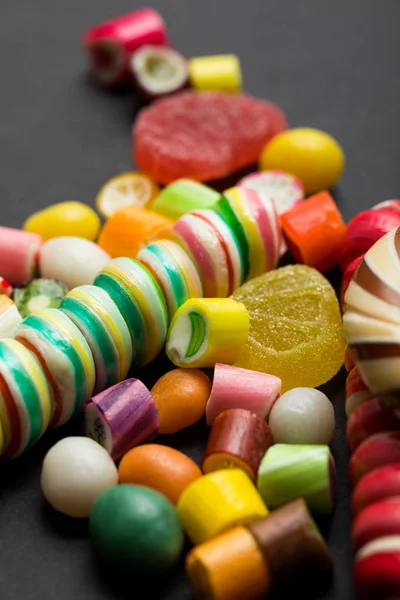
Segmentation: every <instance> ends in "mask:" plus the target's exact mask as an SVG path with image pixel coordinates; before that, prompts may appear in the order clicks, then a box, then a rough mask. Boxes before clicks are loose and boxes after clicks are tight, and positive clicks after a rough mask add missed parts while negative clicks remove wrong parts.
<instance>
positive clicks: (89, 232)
mask: <svg viewBox="0 0 400 600" xmlns="http://www.w3.org/2000/svg"><path fill="white" fill-rule="evenodd" d="M22 228H23V229H24V230H25V231H30V232H32V233H38V234H39V235H40V236H41V237H42V238H43V240H44V241H46V240H50V239H51V238H55V237H62V236H65V235H72V236H75V237H81V238H86V239H87V240H91V241H92V242H94V241H95V239H96V237H97V234H98V232H99V229H100V219H99V217H98V216H97V215H96V213H95V212H94V210H93V209H92V208H90V206H87V204H83V203H82V202H74V201H71V202H60V203H58V204H53V205H52V206H48V207H47V208H45V209H43V210H39V211H38V212H36V213H34V214H33V215H31V216H30V217H29V218H28V219H27V220H26V221H25V223H24V224H23V226H22Z"/></svg>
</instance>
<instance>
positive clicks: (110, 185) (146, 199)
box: [96, 171, 159, 220]
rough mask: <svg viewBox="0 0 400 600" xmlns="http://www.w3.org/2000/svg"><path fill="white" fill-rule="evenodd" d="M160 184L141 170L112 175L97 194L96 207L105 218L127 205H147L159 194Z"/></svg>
mask: <svg viewBox="0 0 400 600" xmlns="http://www.w3.org/2000/svg"><path fill="white" fill-rule="evenodd" d="M158 192H159V188H158V185H157V184H156V183H155V182H154V181H153V180H152V179H150V177H147V175H145V174H144V173H140V172H139V171H127V172H125V173H120V174H119V175H115V176H114V177H111V179H109V180H108V181H106V183H105V184H104V185H103V186H102V187H101V188H100V190H99V192H98V194H97V196H96V208H97V210H98V211H99V213H100V214H101V216H102V217H104V219H106V220H107V219H109V218H110V217H112V215H113V214H114V213H116V212H117V211H118V210H120V209H121V208H124V207H125V206H129V205H132V204H133V205H134V206H141V207H144V208H145V207H146V206H148V205H150V203H151V201H152V200H154V198H155V197H156V196H157V194H158Z"/></svg>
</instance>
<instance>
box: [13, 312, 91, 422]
mask: <svg viewBox="0 0 400 600" xmlns="http://www.w3.org/2000/svg"><path fill="white" fill-rule="evenodd" d="M15 339H17V340H18V341H19V342H21V343H22V344H23V345H24V346H26V348H28V350H31V351H32V352H33V353H34V354H35V355H36V357H37V358H38V360H39V362H40V364H41V365H42V368H43V371H44V373H45V375H46V377H47V381H48V383H49V386H50V388H51V391H52V399H53V414H52V418H51V421H50V427H57V426H58V425H63V424H64V423H66V422H67V421H69V419H70V418H71V417H73V416H74V415H76V414H77V413H78V412H79V411H80V410H82V408H83V404H84V402H85V400H87V399H88V398H90V396H91V395H92V393H93V389H94V386H95V367H94V362H93V356H92V353H91V351H90V348H89V345H88V343H87V341H86V340H85V338H84V337H83V335H82V334H81V332H80V331H79V329H78V328H77V327H76V325H74V323H73V322H72V321H71V319H69V318H68V317H67V315H65V314H64V313H63V312H61V311H60V310H57V309H54V308H48V309H44V310H37V311H35V312H34V313H33V314H31V315H29V316H28V317H27V318H26V319H25V320H24V321H23V322H22V323H21V325H20V326H19V327H18V329H17V331H16V334H15Z"/></svg>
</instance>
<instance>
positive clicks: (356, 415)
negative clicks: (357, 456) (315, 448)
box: [346, 397, 400, 452]
mask: <svg viewBox="0 0 400 600" xmlns="http://www.w3.org/2000/svg"><path fill="white" fill-rule="evenodd" d="M399 428H400V411H396V410H395V409H394V408H393V407H391V406H385V405H384V404H383V403H382V402H381V401H380V400H379V398H374V397H372V398H371V399H370V400H367V401H366V402H363V403H362V404H360V405H359V406H357V407H356V408H355V409H354V410H353V412H352V413H351V415H350V416H349V419H348V421H347V425H346V440H347V446H348V448H349V450H350V452H354V450H355V449H356V448H358V446H359V445H360V444H361V442H363V441H364V440H366V439H367V438H369V437H370V436H371V435H375V434H376V433H382V432H384V431H394V430H396V429H399Z"/></svg>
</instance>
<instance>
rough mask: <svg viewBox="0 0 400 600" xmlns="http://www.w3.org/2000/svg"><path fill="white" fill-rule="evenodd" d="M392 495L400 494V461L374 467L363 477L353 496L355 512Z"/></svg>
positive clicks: (352, 501)
mask: <svg viewBox="0 0 400 600" xmlns="http://www.w3.org/2000/svg"><path fill="white" fill-rule="evenodd" d="M392 496H400V463H399V464H394V465H386V466H385V467H381V468H378V469H374V470H373V471H371V472H370V473H368V474H367V475H364V477H361V479H360V480H359V482H358V483H357V485H356V487H355V488H354V491H353V495H352V498H351V507H352V511H353V514H357V513H359V512H360V511H361V510H362V509H363V508H365V507H366V506H369V505H370V504H373V503H374V502H378V501H379V500H384V499H385V498H390V497H392Z"/></svg>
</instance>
